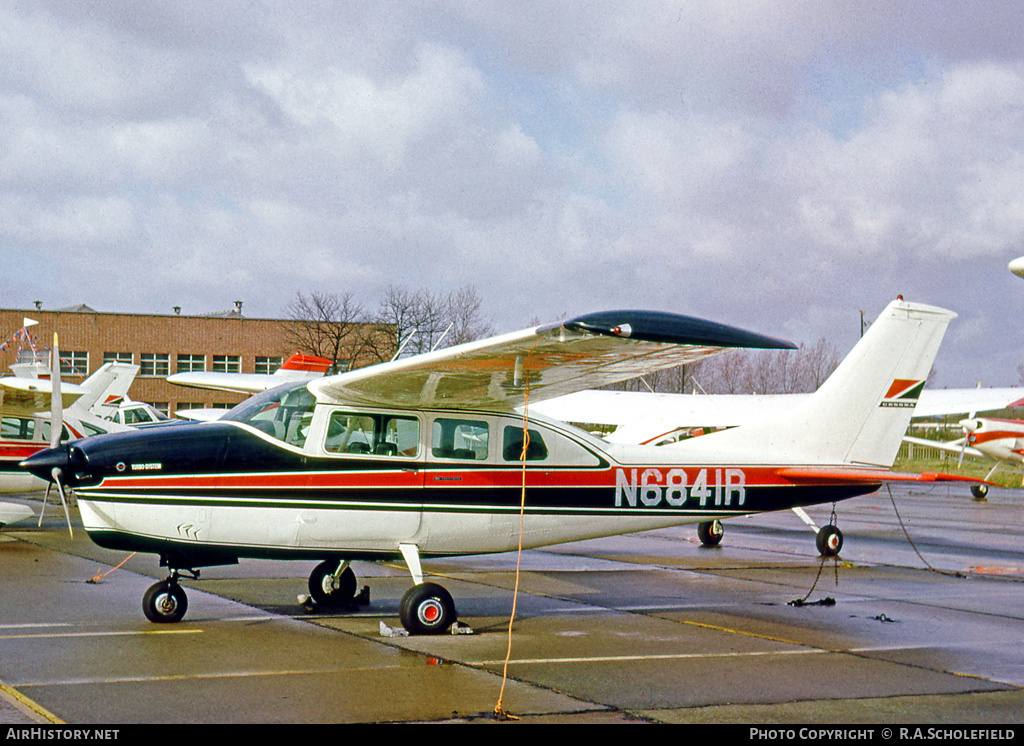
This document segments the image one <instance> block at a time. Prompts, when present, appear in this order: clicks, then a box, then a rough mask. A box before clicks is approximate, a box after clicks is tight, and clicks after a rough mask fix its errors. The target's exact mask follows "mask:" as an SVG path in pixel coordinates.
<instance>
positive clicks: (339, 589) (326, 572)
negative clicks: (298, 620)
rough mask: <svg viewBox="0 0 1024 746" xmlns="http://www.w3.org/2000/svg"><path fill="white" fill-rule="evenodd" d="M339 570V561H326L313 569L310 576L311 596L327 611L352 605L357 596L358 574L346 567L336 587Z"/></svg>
mask: <svg viewBox="0 0 1024 746" xmlns="http://www.w3.org/2000/svg"><path fill="white" fill-rule="evenodd" d="M337 569H338V560H326V561H324V562H321V563H320V564H319V565H317V566H316V567H314V568H313V572H311V573H310V574H309V595H310V596H312V597H313V600H314V601H315V602H316V604H317V606H322V607H324V608H325V609H337V608H339V607H342V606H345V605H347V604H350V603H352V599H353V598H354V597H355V595H356V583H357V581H356V574H355V573H354V572H352V568H351V567H346V568H345V570H344V571H343V572H342V573H341V577H340V578H338V583H337V585H335V583H334V578H333V577H332V576H333V575H334V571H335V570H337Z"/></svg>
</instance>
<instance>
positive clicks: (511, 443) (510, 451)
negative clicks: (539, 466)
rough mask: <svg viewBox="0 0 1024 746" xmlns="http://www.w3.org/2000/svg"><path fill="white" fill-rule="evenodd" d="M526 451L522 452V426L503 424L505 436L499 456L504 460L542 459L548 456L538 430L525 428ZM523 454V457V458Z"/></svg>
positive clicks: (546, 448)
mask: <svg viewBox="0 0 1024 746" xmlns="http://www.w3.org/2000/svg"><path fill="white" fill-rule="evenodd" d="M527 433H528V437H527V438H526V453H525V454H524V453H523V428H521V427H516V426H514V425H506V426H505V437H504V440H503V442H502V446H501V456H502V458H503V459H504V460H505V461H543V460H544V459H546V458H547V457H548V447H547V446H546V445H545V444H544V438H542V437H541V434H540V432H539V431H538V430H532V429H530V430H527ZM524 455H525V458H524Z"/></svg>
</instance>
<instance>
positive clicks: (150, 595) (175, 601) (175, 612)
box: [142, 579, 188, 624]
mask: <svg viewBox="0 0 1024 746" xmlns="http://www.w3.org/2000/svg"><path fill="white" fill-rule="evenodd" d="M186 611H188V596H186V595H185V589H184V588H182V587H181V586H180V585H178V583H177V581H176V580H172V579H168V580H161V581H160V582H159V583H154V584H153V585H151V586H150V587H149V590H147V591H146V593H145V595H144V596H143V597H142V612H143V613H144V614H145V615H146V619H148V620H149V621H151V622H155V623H157V624H172V623H174V622H180V621H181V619H182V617H184V616H185V612H186Z"/></svg>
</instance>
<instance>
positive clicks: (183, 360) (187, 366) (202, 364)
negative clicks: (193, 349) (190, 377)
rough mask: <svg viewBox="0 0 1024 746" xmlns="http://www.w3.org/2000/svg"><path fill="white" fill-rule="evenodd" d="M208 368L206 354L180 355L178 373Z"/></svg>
mask: <svg viewBox="0 0 1024 746" xmlns="http://www.w3.org/2000/svg"><path fill="white" fill-rule="evenodd" d="M197 370H206V355H178V367H177V371H178V373H192V372H193V371H197Z"/></svg>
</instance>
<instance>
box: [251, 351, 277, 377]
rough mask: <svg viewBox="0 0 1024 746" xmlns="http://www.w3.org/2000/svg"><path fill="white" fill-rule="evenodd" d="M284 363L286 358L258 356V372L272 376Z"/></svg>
mask: <svg viewBox="0 0 1024 746" xmlns="http://www.w3.org/2000/svg"><path fill="white" fill-rule="evenodd" d="M283 363H284V358H282V357H280V356H278V357H264V356H262V355H257V356H256V372H257V373H262V374H263V375H270V374H272V373H276V372H277V369H278V368H280V367H281V365H282V364H283Z"/></svg>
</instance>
